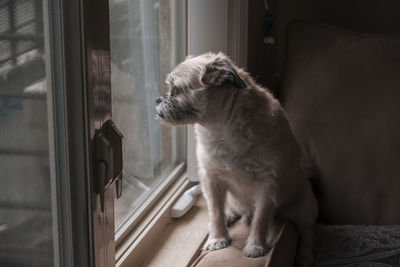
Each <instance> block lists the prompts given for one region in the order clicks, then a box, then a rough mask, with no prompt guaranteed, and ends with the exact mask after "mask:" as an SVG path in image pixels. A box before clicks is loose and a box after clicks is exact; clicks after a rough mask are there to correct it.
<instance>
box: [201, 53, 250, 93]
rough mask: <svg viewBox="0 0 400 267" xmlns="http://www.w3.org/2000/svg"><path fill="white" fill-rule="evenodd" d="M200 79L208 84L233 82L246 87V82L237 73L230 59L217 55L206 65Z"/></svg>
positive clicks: (239, 86)
mask: <svg viewBox="0 0 400 267" xmlns="http://www.w3.org/2000/svg"><path fill="white" fill-rule="evenodd" d="M200 80H201V82H202V83H203V84H204V85H206V86H218V85H221V84H223V83H225V82H231V83H232V84H233V85H234V86H235V87H237V88H245V87H246V83H245V82H244V81H243V80H242V78H240V76H239V75H238V74H237V72H236V71H235V69H234V68H233V66H232V65H231V63H230V62H229V60H228V59H225V58H218V57H217V58H216V59H215V60H214V61H213V62H211V63H209V64H207V65H206V66H204V69H203V71H202V74H201V79H200Z"/></svg>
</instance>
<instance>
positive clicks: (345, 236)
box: [192, 21, 400, 267]
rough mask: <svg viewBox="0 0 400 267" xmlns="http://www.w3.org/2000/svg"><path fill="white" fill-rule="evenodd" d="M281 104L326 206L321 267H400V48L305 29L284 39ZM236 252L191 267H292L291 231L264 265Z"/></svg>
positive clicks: (241, 236)
mask: <svg viewBox="0 0 400 267" xmlns="http://www.w3.org/2000/svg"><path fill="white" fill-rule="evenodd" d="M285 62H286V63H285V73H284V78H283V83H282V88H281V96H282V102H283V105H284V107H285V109H286V112H287V116H288V119H289V121H290V124H291V127H292V130H293V132H294V134H295V136H296V138H297V140H298V142H299V143H300V145H301V146H302V149H303V152H304V168H305V170H306V172H307V176H308V177H309V179H310V180H311V181H312V185H313V189H314V193H315V195H316V197H317V199H318V202H319V207H320V211H319V218H318V224H317V225H316V227H315V234H316V244H315V251H314V252H315V263H314V266H332V267H333V266H349V267H350V266H351V267H367V266H371V267H374V266H376V267H378V266H385V267H386V266H400V208H399V206H400V193H399V191H400V38H398V37H393V36H383V35H370V34H361V33H357V32H353V31H350V30H346V29H342V28H337V27H333V26H329V25H324V24H318V23H314V22H307V21H295V22H292V23H290V25H289V26H288V30H287V45H286V61H285ZM247 233H248V227H246V226H245V225H243V224H241V223H240V222H238V223H236V224H235V225H234V226H233V227H232V228H231V229H230V234H231V236H232V238H233V243H232V245H231V246H230V247H228V248H226V249H222V250H218V251H212V252H210V251H203V252H202V253H201V255H200V256H199V257H198V258H197V259H196V261H195V262H194V263H193V265H192V266H196V267H203V266H207V267H212V266H232V267H235V266H273V267H275V266H278V267H285V266H294V265H295V263H294V259H295V253H296V246H297V240H298V236H297V232H296V229H295V228H294V227H293V226H292V225H291V224H290V222H288V223H287V224H285V226H284V227H283V228H282V230H281V236H280V240H279V242H278V243H277V245H276V246H275V247H274V248H273V249H272V250H271V251H270V252H269V253H268V254H267V255H266V256H264V257H261V258H256V259H250V258H246V257H244V256H243V255H242V253H241V248H242V247H243V246H244V241H245V238H246V235H247Z"/></svg>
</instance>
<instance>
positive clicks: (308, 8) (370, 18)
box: [247, 0, 400, 90]
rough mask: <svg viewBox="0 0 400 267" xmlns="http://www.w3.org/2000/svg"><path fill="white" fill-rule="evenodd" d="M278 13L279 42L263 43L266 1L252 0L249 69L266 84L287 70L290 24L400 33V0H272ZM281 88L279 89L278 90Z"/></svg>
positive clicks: (271, 84)
mask: <svg viewBox="0 0 400 267" xmlns="http://www.w3.org/2000/svg"><path fill="white" fill-rule="evenodd" d="M268 4H269V7H270V8H271V10H272V13H273V14H274V15H275V23H274V28H273V36H274V37H275V44H274V45H271V44H264V43H263V32H262V21H263V15H264V1H263V0H249V24H248V25H249V27H248V38H249V39H248V63H247V66H248V70H249V72H250V73H252V74H253V76H254V77H256V78H257V81H258V82H259V83H261V84H263V85H264V86H268V87H272V89H274V87H275V86H276V85H275V84H276V80H279V79H280V77H281V74H282V71H283V65H284V55H285V35H286V27H287V25H288V23H289V22H290V21H292V20H295V19H308V20H314V21H318V22H322V23H327V24H332V25H336V26H340V27H344V28H348V29H351V30H355V31H358V32H365V33H373V34H387V35H400V1H399V0H334V1H333V0H329V1H328V0H268ZM276 90H278V89H276Z"/></svg>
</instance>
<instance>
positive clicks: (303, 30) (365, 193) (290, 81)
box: [283, 21, 400, 224]
mask: <svg viewBox="0 0 400 267" xmlns="http://www.w3.org/2000/svg"><path fill="white" fill-rule="evenodd" d="M283 97H284V105H285V108H286V111H287V113H288V117H289V120H290V123H291V126H292V128H293V131H294V133H295V135H296V137H297V138H298V141H299V142H300V144H301V145H302V147H303V149H304V151H305V159H306V166H307V167H308V170H309V175H310V176H312V178H313V184H314V187H315V191H316V194H317V198H318V200H319V204H320V221H322V222H325V223H332V224H399V223H400V211H399V209H398V205H399V203H400V193H399V190H400V123H399V122H400V119H399V115H400V39H398V38H395V37H387V36H376V35H366V34H359V33H355V32H351V31H347V30H344V29H340V28H335V27H330V26H326V25H320V24H315V23H310V22H299V21H298V22H294V23H292V24H291V25H290V26H289V29H288V46H287V62H286V71H285V79H284V84H283Z"/></svg>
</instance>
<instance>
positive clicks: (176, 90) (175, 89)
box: [170, 86, 182, 96]
mask: <svg viewBox="0 0 400 267" xmlns="http://www.w3.org/2000/svg"><path fill="white" fill-rule="evenodd" d="M180 93H182V90H181V89H180V88H179V87H176V86H173V87H172V88H171V94H170V96H176V95H178V94H180Z"/></svg>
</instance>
